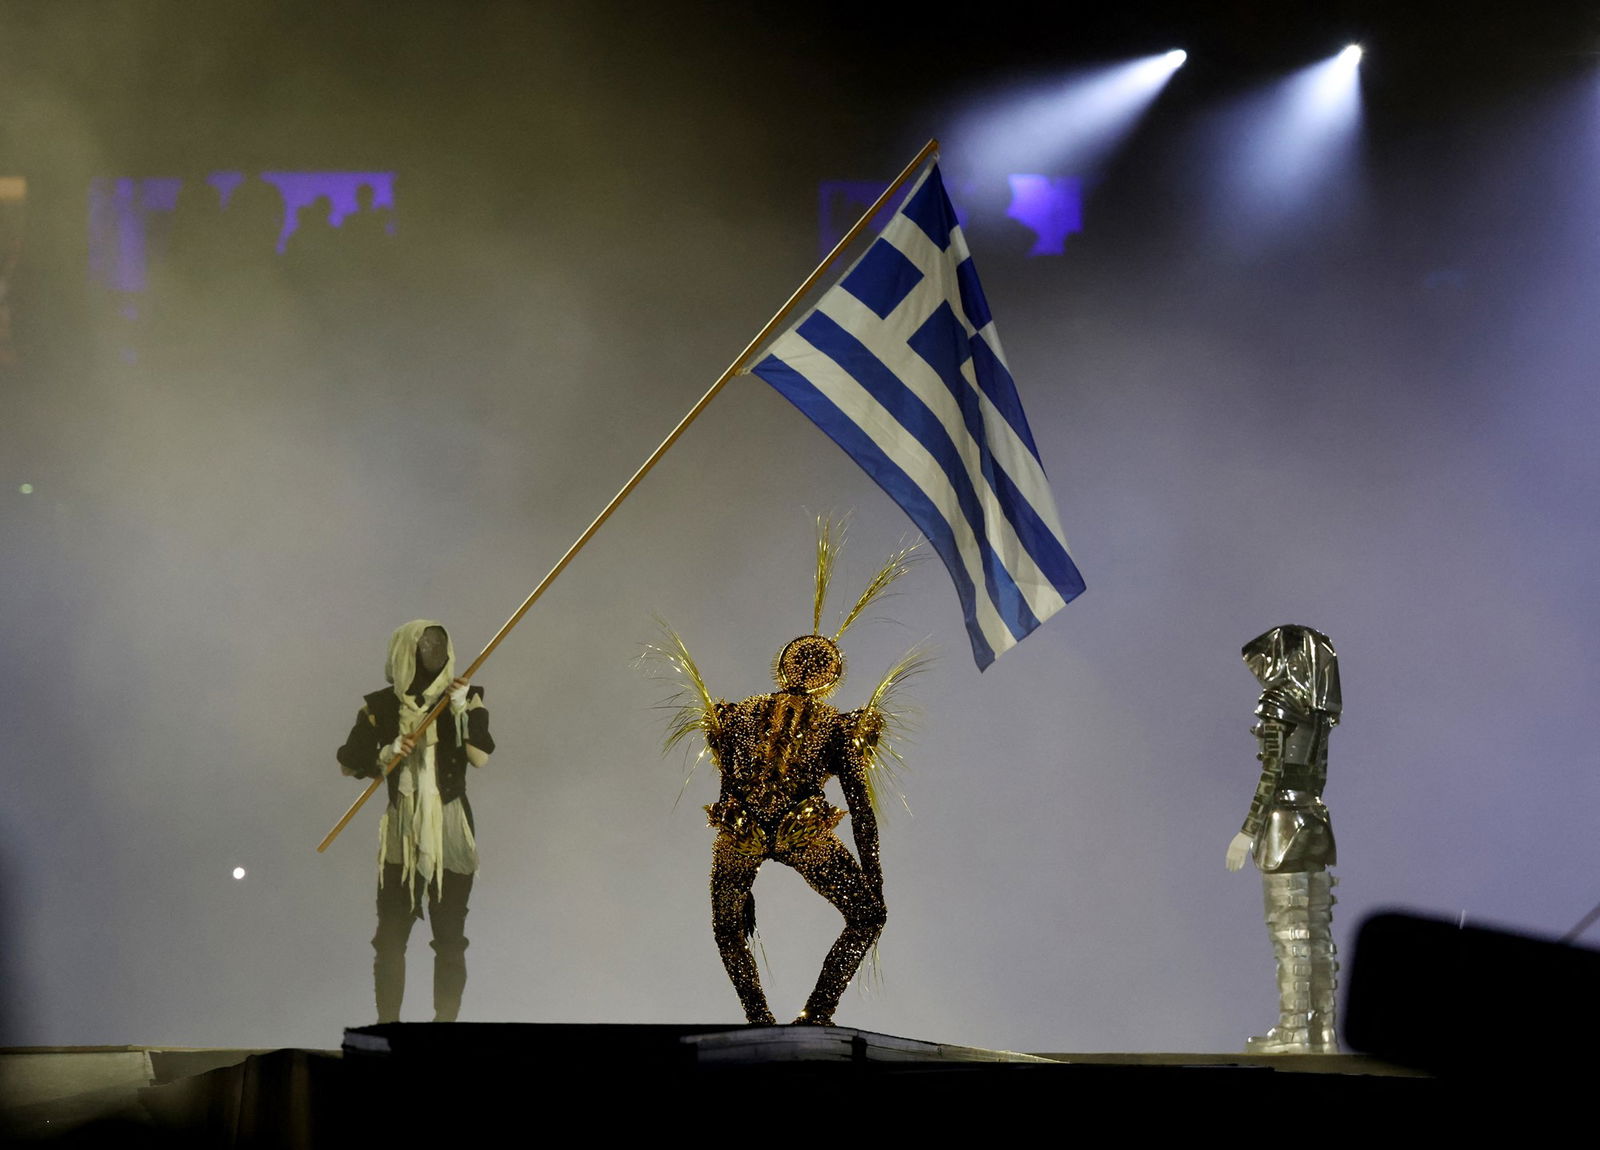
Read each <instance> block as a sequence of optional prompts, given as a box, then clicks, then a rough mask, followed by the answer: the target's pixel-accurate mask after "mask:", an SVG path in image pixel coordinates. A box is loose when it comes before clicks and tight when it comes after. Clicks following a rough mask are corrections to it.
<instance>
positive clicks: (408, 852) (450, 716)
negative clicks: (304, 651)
mask: <svg viewBox="0 0 1600 1150" xmlns="http://www.w3.org/2000/svg"><path fill="white" fill-rule="evenodd" d="M454 675H455V649H454V647H453V645H452V644H451V642H450V634H449V632H447V631H446V630H445V629H444V627H443V625H441V624H439V623H436V622H435V621H433V620H432V619H414V620H412V621H411V622H410V623H407V624H406V625H405V626H403V627H400V628H399V629H397V630H396V631H395V633H394V635H393V636H392V637H391V638H390V640H389V654H388V658H387V659H386V660H385V662H384V678H385V679H387V680H388V682H389V686H388V687H386V688H384V689H383V690H381V691H374V692H373V693H372V694H370V695H368V696H367V697H366V700H365V702H364V703H363V705H362V707H361V710H360V711H359V712H358V713H357V714H356V721H355V725H354V726H353V727H352V728H351V729H350V736H349V738H347V739H346V740H345V743H344V746H342V747H340V748H339V752H338V759H339V764H340V766H341V768H342V769H343V771H344V773H345V774H347V775H353V776H355V777H357V778H376V777H378V776H380V775H382V774H383V773H384V771H385V768H389V766H390V764H391V763H393V764H394V765H393V767H392V768H390V769H389V771H388V787H389V806H388V809H387V810H385V811H384V813H383V820H382V822H381V823H380V824H379V828H378V931H377V934H376V935H374V936H373V939H372V946H373V949H374V951H375V952H376V955H375V957H374V959H373V966H372V971H373V982H374V988H375V993H376V997H377V1005H378V1021H379V1022H394V1021H397V1020H398V1019H399V1017H400V1003H401V1001H402V999H403V997H404V995H405V979H406V942H407V940H408V939H409V938H410V936H411V926H412V924H413V923H414V922H415V921H416V920H417V919H419V918H421V917H422V916H423V909H424V907H426V908H427V914H428V918H429V919H430V921H431V922H432V924H433V949H434V955H435V957H434V969H433V1004H434V1021H436V1022H453V1021H454V1020H455V1018H456V1015H457V1013H458V1012H459V1011H460V1009H461V992H462V990H463V989H464V988H465V986H466V982H467V966H466V949H467V938H466V934H465V929H466V918H467V901H468V899H469V897H470V896H471V894H472V878H473V875H475V874H476V873H477V870H478V844H477V838H476V836H475V835H474V833H473V823H472V807H471V805H470V804H469V803H468V802H467V793H466V784H467V767H468V766H469V765H471V766H474V767H477V766H482V765H483V764H484V763H485V762H487V761H488V758H489V755H490V754H491V753H492V752H493V751H494V739H493V738H492V737H491V736H490V734H489V711H488V709H487V708H486V707H484V705H483V688H482V687H468V686H467V683H466V680H464V679H457V678H455V677H454ZM447 692H448V694H449V696H450V706H449V709H448V710H447V711H446V712H445V713H444V714H442V715H441V716H440V717H439V719H438V720H437V721H436V722H434V723H432V724H431V725H429V726H428V728H427V729H426V730H425V731H423V732H422V733H421V734H420V736H419V735H418V727H419V726H420V725H421V723H422V720H423V719H424V718H425V717H426V716H427V714H428V712H429V711H431V710H432V709H433V707H434V705H435V704H436V703H438V701H439V699H440V697H441V696H443V695H444V694H445V693H447ZM396 759H399V760H400V761H399V762H395V760H396Z"/></svg>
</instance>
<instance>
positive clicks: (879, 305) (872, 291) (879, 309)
mask: <svg viewBox="0 0 1600 1150" xmlns="http://www.w3.org/2000/svg"><path fill="white" fill-rule="evenodd" d="M924 278H925V277H924V276H923V274H922V269H921V268H919V267H918V266H917V265H916V264H914V263H912V262H911V261H910V260H908V259H906V257H905V256H903V255H901V254H900V251H899V249H898V248H896V247H895V246H894V245H893V244H891V243H889V242H888V241H887V240H883V239H879V240H877V241H875V242H874V243H873V245H872V246H871V247H870V248H868V249H867V254H866V255H864V256H862V257H861V261H860V262H859V263H857V264H856V266H855V267H854V268H853V269H851V272H850V274H849V275H847V276H845V277H844V279H843V280H841V281H840V286H841V287H843V288H844V290H845V291H847V292H849V293H850V294H851V295H853V296H855V297H856V298H857V299H858V300H860V301H861V302H862V303H864V304H866V305H867V307H869V308H871V309H872V311H873V313H874V314H876V315H877V317H878V318H879V319H888V318H889V313H890V312H892V311H893V310H894V309H895V308H897V307H899V306H900V301H901V300H903V299H905V298H906V296H908V295H910V294H911V292H912V290H913V289H914V288H915V287H916V286H917V285H918V284H919V283H921V282H922V281H923V279H924Z"/></svg>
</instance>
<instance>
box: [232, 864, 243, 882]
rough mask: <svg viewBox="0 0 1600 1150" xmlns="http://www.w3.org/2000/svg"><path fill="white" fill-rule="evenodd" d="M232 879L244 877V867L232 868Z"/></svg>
mask: <svg viewBox="0 0 1600 1150" xmlns="http://www.w3.org/2000/svg"><path fill="white" fill-rule="evenodd" d="M233 877H234V878H236V879H239V878H243V877H244V867H242V866H236V867H234V868H233Z"/></svg>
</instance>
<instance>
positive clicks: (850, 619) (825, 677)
mask: <svg viewBox="0 0 1600 1150" xmlns="http://www.w3.org/2000/svg"><path fill="white" fill-rule="evenodd" d="M847 526H848V521H841V522H840V523H838V524H837V525H835V523H834V522H833V518H832V516H826V515H819V516H817V574H816V594H815V596H814V597H813V599H812V605H811V634H809V635H801V636H799V637H798V638H795V639H791V640H789V642H787V643H785V644H784V646H783V649H782V650H781V651H779V652H778V655H777V658H775V659H774V660H773V661H772V677H773V679H774V680H775V681H776V682H777V684H778V686H779V687H780V688H781V689H783V690H785V691H792V692H794V693H796V694H802V695H810V696H811V697H812V698H817V699H820V698H824V697H825V696H827V695H830V694H832V693H833V691H834V689H835V688H836V687H838V685H839V684H840V683H841V682H843V681H844V672H845V659H844V652H843V651H841V650H840V649H839V636H841V635H843V634H844V633H845V629H846V628H848V627H849V626H850V624H852V623H854V622H855V621H856V620H857V619H859V618H860V617H861V613H862V612H863V611H865V610H866V609H867V608H868V607H869V606H870V605H871V604H872V603H873V602H874V601H876V600H877V599H878V597H879V596H881V595H882V594H883V593H884V592H885V591H886V590H888V588H889V585H890V584H891V583H893V582H894V581H895V580H896V579H898V578H900V576H902V575H904V574H905V573H906V572H907V571H909V570H911V564H912V563H913V562H914V561H915V552H916V549H917V545H916V544H912V545H911V546H910V547H903V548H901V549H900V550H899V551H896V552H895V553H894V554H893V555H891V556H889V558H888V560H887V561H886V562H885V563H884V564H883V566H882V567H880V568H879V569H878V573H877V574H876V575H874V576H873V577H872V581H871V582H869V583H868V584H867V588H866V590H865V591H863V592H861V597H860V598H859V599H857V600H856V605H855V606H854V607H852V608H851V609H850V613H849V614H848V615H846V616H845V619H844V622H843V623H841V624H839V629H838V630H837V631H835V632H834V633H833V635H832V636H831V637H830V636H827V635H824V634H822V608H823V605H824V603H826V601H827V598H828V585H829V583H831V582H832V580H833V565H834V562H835V560H837V559H838V557H839V552H840V551H841V550H843V548H844V539H845V531H846V528H847Z"/></svg>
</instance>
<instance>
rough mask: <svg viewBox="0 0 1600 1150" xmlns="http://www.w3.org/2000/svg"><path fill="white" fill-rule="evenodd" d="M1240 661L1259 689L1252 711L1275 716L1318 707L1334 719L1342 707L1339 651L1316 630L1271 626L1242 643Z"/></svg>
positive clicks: (1304, 711)
mask: <svg viewBox="0 0 1600 1150" xmlns="http://www.w3.org/2000/svg"><path fill="white" fill-rule="evenodd" d="M1240 654H1242V655H1243V656H1244V662H1245V666H1247V667H1249V668H1250V673H1251V674H1252V675H1254V676H1255V677H1256V681H1257V682H1259V683H1260V684H1261V686H1262V687H1264V688H1265V690H1263V691H1262V693H1261V701H1260V703H1259V704H1258V706H1257V707H1256V713H1257V714H1261V715H1264V714H1272V715H1274V716H1275V717H1277V718H1280V719H1292V718H1295V717H1296V716H1297V715H1298V716H1301V717H1303V716H1304V715H1307V714H1309V713H1312V712H1320V713H1322V714H1324V715H1327V716H1329V718H1330V719H1331V720H1332V721H1333V722H1335V723H1337V722H1338V721H1339V713H1340V711H1342V710H1343V709H1344V702H1343V699H1342V698H1341V697H1340V694H1339V656H1338V654H1337V653H1336V652H1335V651H1334V649H1333V641H1332V640H1330V639H1329V638H1328V637H1327V636H1326V635H1324V634H1323V633H1322V632H1321V631H1314V630H1312V629H1311V628H1310V627H1301V626H1297V625H1294V624H1289V625H1286V626H1283V627H1274V628H1273V629H1272V630H1270V631H1268V632H1266V633H1265V634H1262V635H1257V636H1256V637H1255V638H1254V639H1251V640H1250V642H1248V643H1246V644H1245V645H1244V650H1243V651H1241V652H1240Z"/></svg>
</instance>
